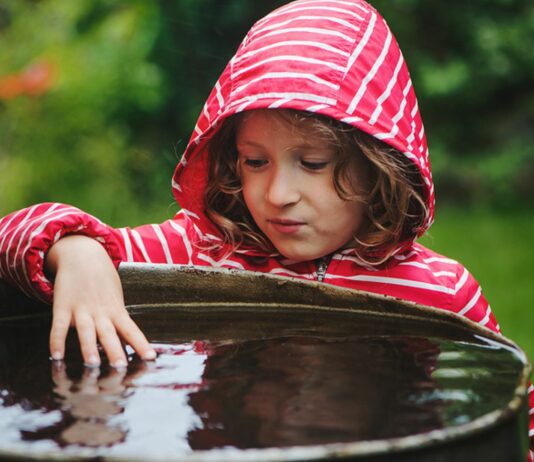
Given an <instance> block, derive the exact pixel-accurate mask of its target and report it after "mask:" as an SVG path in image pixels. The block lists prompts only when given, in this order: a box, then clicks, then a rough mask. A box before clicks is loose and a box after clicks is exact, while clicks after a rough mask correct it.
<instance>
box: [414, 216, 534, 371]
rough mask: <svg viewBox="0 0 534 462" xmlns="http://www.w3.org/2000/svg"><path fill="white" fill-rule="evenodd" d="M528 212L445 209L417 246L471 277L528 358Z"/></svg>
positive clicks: (532, 219) (532, 296) (533, 221)
mask: <svg viewBox="0 0 534 462" xmlns="http://www.w3.org/2000/svg"><path fill="white" fill-rule="evenodd" d="M533 238H534V210H513V211H499V212H496V211H489V210H483V209H476V210H465V209H454V208H445V209H442V210H441V211H440V212H439V214H438V215H437V216H436V222H435V223H434V225H433V226H432V228H431V230H430V232H429V233H428V235H427V236H425V237H424V238H423V239H421V240H420V242H421V243H422V244H423V245H426V246H428V247H430V248H431V249H433V250H435V251H437V252H439V253H442V254H444V255H446V256H448V257H451V258H454V259H456V260H459V261H460V262H461V263H463V264H464V265H465V266H466V267H467V268H468V269H469V270H470V271H471V273H472V274H473V275H474V276H475V278H476V279H477V280H478V282H479V283H480V284H481V286H482V290H483V292H484V295H485V296H486V298H487V299H488V301H489V303H490V305H491V308H492V310H493V312H494V314H495V316H496V317H497V320H498V322H499V324H500V326H501V329H502V332H503V334H504V335H505V336H506V337H508V338H510V339H511V340H513V341H515V342H516V343H517V344H518V345H519V346H520V347H521V348H522V349H523V350H524V351H525V352H526V353H527V355H528V357H529V358H530V360H531V361H532V360H534V335H532V333H533V328H534V302H533V301H534V245H533V244H532V242H531V239H533Z"/></svg>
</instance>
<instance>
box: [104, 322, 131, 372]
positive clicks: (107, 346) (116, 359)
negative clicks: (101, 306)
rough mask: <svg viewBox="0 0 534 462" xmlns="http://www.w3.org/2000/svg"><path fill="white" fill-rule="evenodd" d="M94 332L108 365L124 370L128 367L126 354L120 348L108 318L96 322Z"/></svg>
mask: <svg viewBox="0 0 534 462" xmlns="http://www.w3.org/2000/svg"><path fill="white" fill-rule="evenodd" d="M96 331H97V334H98V340H99V341H100V345H102V348H104V351H105V352H106V355H107V357H108V360H109V363H110V364H111V366H113V367H115V368H119V369H121V368H124V367H126V366H127V365H128V363H127V362H126V354H125V353H124V349H123V347H122V343H121V341H120V339H119V336H118V334H117V331H116V330H115V326H114V325H113V324H112V322H111V321H110V320H109V318H103V319H99V320H97V321H96Z"/></svg>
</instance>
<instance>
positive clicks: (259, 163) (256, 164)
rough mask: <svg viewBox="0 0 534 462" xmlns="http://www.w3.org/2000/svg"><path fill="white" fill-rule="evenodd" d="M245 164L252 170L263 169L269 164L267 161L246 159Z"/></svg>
mask: <svg viewBox="0 0 534 462" xmlns="http://www.w3.org/2000/svg"><path fill="white" fill-rule="evenodd" d="M243 163H244V164H245V165H247V166H248V167H251V168H261V167H263V166H264V165H266V164H267V161H266V160H265V159H244V160H243Z"/></svg>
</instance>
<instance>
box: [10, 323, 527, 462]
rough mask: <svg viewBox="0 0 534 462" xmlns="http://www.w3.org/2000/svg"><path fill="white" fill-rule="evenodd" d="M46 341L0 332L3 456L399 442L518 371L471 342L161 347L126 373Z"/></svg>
mask: <svg viewBox="0 0 534 462" xmlns="http://www.w3.org/2000/svg"><path fill="white" fill-rule="evenodd" d="M71 340H73V339H71ZM47 342H48V326H37V325H36V326H33V327H31V326H28V325H22V324H21V325H17V324H16V323H11V324H10V323H5V324H2V323H0V448H2V449H3V450H6V449H7V450H13V451H19V452H30V453H31V452H33V451H44V450H46V451H52V452H53V451H54V450H58V449H59V448H61V451H63V453H64V454H67V455H68V454H73V455H79V454H80V453H82V454H83V455H84V456H85V455H86V456H89V457H100V456H109V457H111V456H117V457H124V458H128V456H130V457H132V455H134V456H136V457H138V458H139V457H141V458H142V457H143V455H144V456H146V457H152V458H157V457H160V458H166V457H170V456H179V455H180V454H187V453H190V452H191V451H193V450H199V449H206V450H209V449H213V448H225V447H233V448H266V447H286V446H293V445H315V444H326V443H334V442H349V441H361V440H369V439H378V438H390V437H399V436H404V435H409V434H414V433H421V432H426V431H429V430H433V429H437V428H442V427H443V426H447V425H455V424H458V423H464V422H466V421H469V420H472V419H473V418H474V417H476V416H478V415H481V414H482V413H484V412H487V411H489V410H491V409H495V408H497V407H499V406H501V405H502V404H503V403H507V402H508V400H509V399H510V396H509V395H510V393H511V392H512V391H513V388H514V387H513V384H514V383H515V380H516V377H517V371H518V368H520V367H521V363H520V361H517V360H516V361H513V355H512V353H510V352H509V351H507V350H506V349H504V348H496V346H495V345H494V344H489V343H488V342H486V343H484V342H483V341H481V340H477V339H475V338H473V341H472V342H455V341H443V340H436V339H429V338H424V337H415V336H412V337H410V336H395V335H372V336H364V335H358V336H353V337H346V336H341V337H334V336H330V337H320V336H317V333H316V332H315V331H312V330H310V331H309V333H308V334H306V333H305V332H304V331H301V332H300V333H299V335H283V336H280V337H274V338H269V339H248V340H240V341H237V340H224V341H221V340H218V341H184V340H183V338H182V339H180V340H176V341H172V340H171V339H168V338H167V339H166V342H167V343H158V344H154V346H155V348H156V350H157V351H158V354H159V355H158V358H157V360H156V361H154V362H151V363H144V362H142V361H140V360H138V359H136V358H135V357H134V356H130V358H129V365H128V368H127V369H124V370H113V369H112V368H110V367H109V366H108V365H107V364H106V362H105V361H104V363H103V366H102V367H101V368H100V369H88V368H84V367H83V365H82V360H81V358H80V356H79V352H78V348H77V346H76V342H75V341H74V340H73V341H72V342H71V343H70V344H69V345H70V348H71V350H70V351H68V355H67V358H68V360H67V362H65V363H63V362H51V361H50V360H49V359H48V356H47V353H46V352H47ZM497 365H498V367H497ZM484 370H492V371H493V374H492V375H491V376H489V375H488V374H484V373H482V372H481V371H484ZM451 371H457V372H455V373H452V372H451Z"/></svg>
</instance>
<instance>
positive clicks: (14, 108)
mask: <svg viewBox="0 0 534 462" xmlns="http://www.w3.org/2000/svg"><path fill="white" fill-rule="evenodd" d="M283 3H285V1H284V0H282V1H281V0H278V1H274V0H261V1H259V0H258V1H256V0H154V1H145V0H128V1H127V0H76V1H57V0H11V1H9V0H0V50H1V52H0V216H3V215H5V214H7V213H9V212H11V211H13V210H15V209H18V208H22V207H25V206H28V205H30V204H32V203H35V202H43V201H60V202H66V203H71V204H74V205H76V206H78V207H81V208H82V209H85V210H86V211H88V212H90V213H92V214H95V215H96V216H98V217H99V218H101V219H102V220H104V221H106V222H108V223H110V224H112V225H115V226H125V225H138V224H142V223H147V222H159V221H162V220H164V219H166V218H169V217H171V216H173V215H174V213H176V211H177V210H178V206H177V205H176V204H175V203H174V200H173V198H172V194H171V188H170V178H171V175H172V172H173V170H174V167H175V165H176V162H177V161H178V159H179V157H180V155H181V153H182V151H183V149H184V147H185V145H186V143H187V140H188V139H189V135H190V133H191V131H192V128H193V126H194V123H195V120H196V117H197V115H198V113H199V112H200V109H201V107H202V105H203V103H204V100H205V98H206V97H207V95H208V93H209V91H210V90H211V87H212V85H213V84H214V82H215V80H216V78H217V77H218V75H219V74H220V72H221V71H222V69H223V67H224V66H225V64H226V62H227V61H228V59H229V58H230V56H231V54H232V53H233V51H234V50H235V49H236V47H237V45H238V44H239V42H240V40H241V39H242V37H243V36H244V34H245V32H246V31H247V30H248V28H249V27H250V25H251V24H252V23H253V21H254V20H255V19H257V18H259V17H261V16H262V15H263V14H265V13H266V12H268V11H270V10H271V9H273V8H274V7H276V6H279V5H281V4H283ZM371 3H372V4H373V5H374V6H375V7H377V8H378V9H379V11H381V13H382V14H383V16H384V17H385V18H386V20H387V21H388V23H389V24H390V26H391V28H392V29H393V31H394V33H395V35H396V36H397V39H398V41H399V42H400V45H401V48H402V50H403V52H404V55H405V57H406V60H407V61H408V64H409V67H410V70H411V74H412V78H413V81H414V86H415V89H416V92H417V94H418V98H419V103H420V107H421V110H422V113H423V118H424V120H425V125H426V131H427V135H428V138H429V144H430V149H431V159H432V164H433V169H434V178H435V181H436V191H437V207H438V208H437V210H438V211H437V218H436V223H435V225H434V226H433V227H432V229H431V231H430V233H429V234H428V236H426V237H424V238H423V243H424V244H426V245H429V246H430V247H432V248H433V249H435V250H437V251H438V252H441V253H445V254H446V255H448V256H450V257H453V258H456V259H458V260H460V261H462V262H463V263H464V264H465V265H466V266H467V267H468V268H469V269H470V270H471V271H472V272H473V274H474V275H475V276H476V277H477V279H478V280H479V281H480V283H481V284H482V287H483V289H484V292H485V294H486V296H487V298H488V299H489V300H490V303H491V305H492V308H493V310H494V312H495V313H496V315H497V317H498V319H499V321H500V324H501V327H502V329H503V331H504V333H505V334H506V335H507V336H509V337H511V338H512V339H514V340H515V341H516V342H518V343H519V344H520V345H521V346H522V347H523V348H524V349H525V350H526V351H527V353H528V354H529V356H530V357H531V358H534V336H533V335H532V333H531V332H532V331H533V330H534V302H533V298H534V269H533V265H534V246H533V244H532V240H533V237H534V207H533V196H534V53H533V52H532V47H533V44H534V2H532V1H531V0H471V1H469V2H464V1H463V0H450V1H447V2H443V1H439V0H371Z"/></svg>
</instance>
